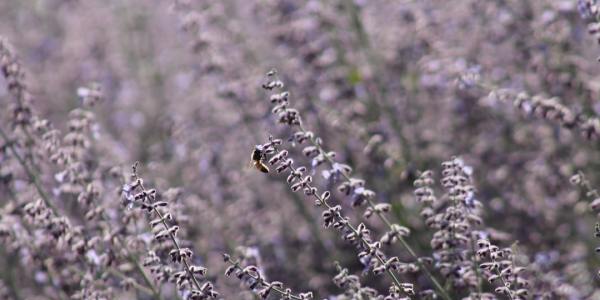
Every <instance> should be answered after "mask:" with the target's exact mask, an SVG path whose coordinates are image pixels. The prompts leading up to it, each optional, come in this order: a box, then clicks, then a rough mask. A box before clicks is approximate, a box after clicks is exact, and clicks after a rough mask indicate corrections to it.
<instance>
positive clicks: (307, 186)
mask: <svg viewBox="0 0 600 300" xmlns="http://www.w3.org/2000/svg"><path fill="white" fill-rule="evenodd" d="M275 153H279V149H277V148H276V147H275ZM290 169H291V170H292V172H296V168H294V166H293V165H290ZM306 188H308V189H312V186H311V185H310V184H306ZM312 195H313V196H314V197H315V198H316V199H317V200H318V201H319V203H322V204H323V205H325V207H327V209H332V208H333V207H332V206H331V205H329V203H327V200H325V199H323V198H321V196H319V194H318V193H313V194H312ZM335 217H336V218H337V219H338V220H339V221H340V222H343V224H345V225H346V227H347V228H348V229H350V230H351V231H352V233H354V235H356V236H357V237H360V241H361V242H362V243H363V244H364V245H365V247H367V248H368V249H369V250H372V248H371V245H370V244H369V241H367V240H366V239H365V237H363V235H362V234H361V233H360V232H358V230H357V229H356V228H354V226H353V225H352V224H350V222H348V221H347V220H346V219H345V218H343V217H342V216H341V214H339V213H338V214H335ZM373 252H374V256H375V258H377V260H378V261H379V263H381V264H382V265H385V263H386V262H385V260H384V259H383V258H382V257H381V256H380V255H379V254H378V253H377V251H373ZM386 272H387V273H388V275H389V276H390V277H391V278H392V280H393V282H394V285H396V286H397V287H398V288H399V289H400V290H402V283H401V282H400V280H398V278H397V277H396V275H395V274H394V272H392V270H391V269H389V268H386Z"/></svg>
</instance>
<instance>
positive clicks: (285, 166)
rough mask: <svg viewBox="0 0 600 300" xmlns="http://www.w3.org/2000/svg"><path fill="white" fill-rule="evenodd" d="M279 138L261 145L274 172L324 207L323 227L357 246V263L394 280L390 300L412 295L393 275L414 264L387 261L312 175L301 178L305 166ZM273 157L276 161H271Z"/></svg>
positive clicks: (412, 269)
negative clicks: (331, 201)
mask: <svg viewBox="0 0 600 300" xmlns="http://www.w3.org/2000/svg"><path fill="white" fill-rule="evenodd" d="M282 143H283V141H282V140H281V139H274V138H273V137H270V138H269V141H268V142H266V143H264V144H262V145H261V149H263V152H264V154H265V155H266V156H267V158H268V161H269V163H270V164H272V165H274V166H275V167H276V171H277V173H282V172H287V173H288V176H287V183H288V185H289V186H290V189H291V190H292V191H294V192H296V191H300V190H302V191H303V192H304V194H305V195H306V196H307V197H310V198H313V199H314V203H315V205H316V206H319V207H323V209H324V211H323V213H322V219H323V224H324V226H325V227H326V228H329V227H332V228H335V229H336V230H338V231H339V232H340V234H341V236H342V238H343V239H344V240H346V241H348V242H349V243H351V244H353V245H356V247H357V248H358V250H359V253H358V258H359V260H360V262H361V263H362V264H363V265H364V266H366V267H367V268H369V269H371V270H372V271H373V273H374V274H383V273H387V274H388V275H389V276H390V277H391V279H392V280H393V285H392V287H391V288H390V295H392V299H399V298H400V297H401V295H409V296H410V295H414V294H415V291H414V287H413V284H412V283H402V282H400V280H399V279H398V277H397V275H396V274H403V273H408V272H415V271H416V269H417V267H416V266H415V265H413V264H407V263H403V262H401V261H400V260H399V259H398V257H390V258H387V257H386V256H385V254H383V252H382V251H381V242H378V241H373V240H372V239H371V232H370V230H369V229H368V228H367V226H366V225H365V224H364V223H360V224H359V225H358V226H354V225H352V224H351V223H350V220H349V219H348V218H347V217H346V216H344V215H343V212H342V207H341V206H340V205H332V204H330V203H329V199H330V197H331V193H330V192H329V191H324V192H323V193H319V191H318V189H317V188H316V187H315V186H313V185H312V181H313V179H312V176H310V175H304V172H306V167H304V166H300V167H296V166H295V165H294V160H293V159H292V158H288V151H286V150H280V149H279V147H280V146H281V145H282ZM274 158H275V159H274Z"/></svg>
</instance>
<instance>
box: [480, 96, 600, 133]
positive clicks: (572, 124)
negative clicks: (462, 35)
mask: <svg viewBox="0 0 600 300" xmlns="http://www.w3.org/2000/svg"><path fill="white" fill-rule="evenodd" d="M489 97H490V98H491V99H494V100H499V101H503V102H507V101H511V102H512V103H513V105H514V106H515V107H516V108H517V109H519V110H520V111H522V112H523V113H524V114H525V115H527V116H538V117H541V118H543V119H545V120H549V121H551V122H554V123H556V124H558V125H561V126H563V127H565V128H568V129H572V130H575V131H578V132H579V133H580V134H581V135H582V136H583V137H584V138H586V139H588V140H596V139H598V137H599V136H600V119H598V118H596V117H586V116H585V115H583V114H581V113H577V112H575V111H573V110H572V109H570V108H568V107H567V106H565V105H563V104H561V103H560V102H559V99H558V98H547V97H543V96H533V97H532V96H529V95H528V94H527V93H525V92H520V93H517V92H515V91H514V90H510V89H497V90H493V91H492V92H491V93H490V95H489Z"/></svg>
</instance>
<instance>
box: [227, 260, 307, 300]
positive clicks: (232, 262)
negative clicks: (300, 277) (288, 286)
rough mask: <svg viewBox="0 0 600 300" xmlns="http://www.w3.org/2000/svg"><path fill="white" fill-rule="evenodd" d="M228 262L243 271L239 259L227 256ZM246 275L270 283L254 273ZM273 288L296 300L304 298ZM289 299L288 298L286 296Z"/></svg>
mask: <svg viewBox="0 0 600 300" xmlns="http://www.w3.org/2000/svg"><path fill="white" fill-rule="evenodd" d="M227 262H228V263H229V264H231V265H232V266H234V267H235V268H236V269H238V270H240V271H243V269H242V267H241V266H240V262H239V261H233V260H232V259H231V257H227ZM246 275H248V276H250V278H252V279H254V280H259V281H260V283H261V284H263V285H268V284H265V283H264V279H262V278H260V277H259V276H253V275H252V274H249V273H246ZM271 289H272V290H274V291H276V292H277V293H279V294H280V295H282V296H289V299H294V300H303V299H302V298H300V297H299V296H296V295H292V294H288V293H287V292H285V291H284V290H282V289H280V288H278V287H275V286H272V287H271ZM286 299H287V298H286Z"/></svg>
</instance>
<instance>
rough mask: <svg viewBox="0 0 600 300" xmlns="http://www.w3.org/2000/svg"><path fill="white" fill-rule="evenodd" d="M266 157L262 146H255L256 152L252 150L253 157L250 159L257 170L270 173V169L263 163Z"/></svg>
mask: <svg viewBox="0 0 600 300" xmlns="http://www.w3.org/2000/svg"><path fill="white" fill-rule="evenodd" d="M264 157H265V153H264V152H263V147H262V146H261V145H256V146H254V150H252V156H251V157H250V159H251V160H252V165H254V167H255V168H256V169H257V170H259V171H261V172H263V173H269V167H267V165H265V164H264V163H263V162H262V160H263V158H264Z"/></svg>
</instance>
